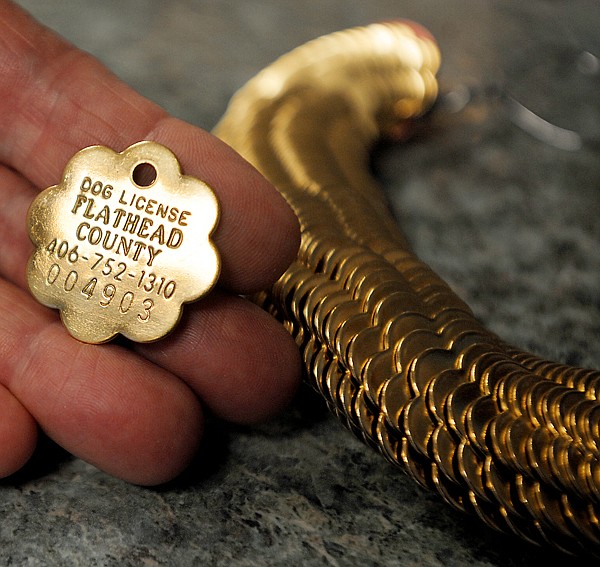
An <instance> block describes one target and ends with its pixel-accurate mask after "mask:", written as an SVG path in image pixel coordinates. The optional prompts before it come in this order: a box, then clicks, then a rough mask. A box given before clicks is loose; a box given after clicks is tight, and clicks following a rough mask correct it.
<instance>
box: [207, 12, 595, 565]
mask: <svg viewBox="0 0 600 567" xmlns="http://www.w3.org/2000/svg"><path fill="white" fill-rule="evenodd" d="M439 63H440V57H439V52H438V49H437V46H436V44H435V42H434V41H433V39H432V38H431V37H430V36H429V35H428V34H427V33H426V32H425V31H424V30H422V29H421V28H419V27H418V26H413V25H409V24H407V23H403V22H396V23H386V24H375V25H371V26H368V27H365V28H357V29H352V30H347V31H343V32H338V33H335V34H332V35H330V36H326V37H323V38H320V39H317V40H315V41H312V42H310V43H308V44H306V45H304V46H302V47H299V48H297V49H296V50H294V51H292V52H291V53H289V54H287V55H285V56H283V57H282V58H280V59H279V60H278V61H276V62H275V63H274V64H272V65H271V66H270V67H268V68H266V69H265V70H263V71H262V72H261V73H260V74H259V75H257V76H256V77H255V78H254V79H253V80H251V81H250V82H249V83H248V84H247V85H246V86H245V87H244V88H243V89H242V90H241V91H240V92H239V93H238V94H237V95H236V96H235V97H234V98H233V100H232V102H231V105H230V108H229V110H228V111H227V113H226V115H225V116H224V118H223V119H222V121H221V122H220V124H219V125H218V126H217V128H216V134H217V135H218V136H220V137H221V138H223V139H224V140H225V141H227V142H228V143H229V144H231V145H232V146H233V147H234V148H235V149H236V150H238V151H239V152H240V153H241V154H242V155H244V156H245V157H246V158H247V159H248V160H249V161H250V162H252V163H253V164H254V165H255V166H256V167H257V168H258V169H259V170H260V171H261V172H262V173H263V174H264V175H265V176H266V177H267V178H269V179H270V180H271V181H272V182H273V183H274V184H275V185H276V186H277V187H278V189H279V190H280V191H281V192H282V194H283V195H285V197H286V198H287V199H288V201H289V203H290V204H291V205H292V207H293V208H294V210H295V212H296V213H297V215H298V217H299V219H300V223H301V227H302V245H301V250H300V253H299V256H298V258H297V261H296V262H295V263H294V264H293V265H292V266H291V267H290V269H289V270H288V271H287V272H286V273H285V275H284V276H283V277H282V278H281V279H280V280H279V281H278V282H277V283H276V284H275V286H274V287H273V288H272V289H271V290H269V291H268V292H265V293H263V294H261V296H260V297H259V298H258V301H259V302H261V304H262V305H263V306H264V307H265V308H266V309H268V310H269V311H270V312H272V313H273V314H274V315H275V316H276V317H277V318H279V319H280V320H281V321H282V322H283V323H284V325H285V326H286V327H287V328H288V329H289V331H290V332H291V333H292V335H293V336H294V337H295V339H296V342H297V344H298V346H299V347H300V348H301V349H302V353H303V357H304V361H305V364H306V372H307V376H308V378H309V380H310V381H311V383H312V384H313V385H314V386H315V388H316V389H317V390H318V391H319V392H320V393H321V394H322V395H323V397H324V398H325V399H326V400H327V403H328V404H329V406H330V408H331V410H332V411H333V412H334V413H335V414H336V415H337V416H338V417H339V418H340V419H341V420H342V421H343V422H344V423H345V424H346V425H347V426H348V427H349V428H350V429H351V430H352V431H353V432H354V433H355V434H356V435H358V436H359V437H360V438H362V439H363V440H364V441H365V442H366V443H367V444H368V445H370V446H372V447H375V448H377V449H378V450H379V451H381V452H382V453H383V454H384V455H385V456H386V457H387V458H388V459H390V460H391V461H392V462H394V463H396V464H398V465H400V466H401V467H402V468H403V469H404V470H405V471H407V472H408V473H409V474H410V475H411V476H412V477H413V478H414V479H415V480H417V481H418V482H419V483H420V484H421V485H423V486H426V487H429V488H433V489H434V490H437V491H438V492H439V493H440V494H441V495H442V496H443V497H444V498H445V499H446V500H447V501H448V502H449V503H451V504H452V505H454V506H455V507H457V508H458V509H460V510H466V511H470V512H473V513H475V514H477V515H478V516H479V517H480V518H481V519H482V520H483V521H484V522H486V523H487V524H489V525H490V526H492V527H494V528H497V529H500V530H504V531H508V532H514V533H516V534H518V535H520V536H522V537H524V538H526V539H527V540H530V541H533V542H536V543H542V544H544V543H550V544H552V545H555V546H558V547H559V548H561V549H563V550H566V551H569V552H573V553H582V554H583V553H592V554H598V553H600V526H599V518H600V514H599V513H598V510H599V506H600V460H599V457H600V455H599V453H598V440H599V439H600V404H599V403H598V388H599V387H600V386H599V385H600V373H599V372H596V371H589V370H583V369H576V368H571V367H568V366H564V365H560V364H555V363H551V362H546V361H543V360H541V359H539V358H537V357H535V356H533V355H530V354H527V353H523V352H520V351H518V350H516V349H513V348H511V347H509V346H507V345H506V344H504V343H503V342H502V341H501V340H500V339H499V338H498V337H497V336H495V335H494V334H492V333H490V332H489V331H487V330H486V329H484V328H483V327H482V326H481V324H480V323H479V322H478V321H477V320H476V319H475V317H474V316H473V314H472V312H471V311H470V309H469V308H468V306H467V305H465V304H464V302H463V301H461V300H460V299H459V298H458V297H457V296H456V295H455V294H454V293H453V292H452V291H451V290H450V288H449V287H448V286H447V285H446V284H445V283H444V282H443V281H442V280H441V279H440V278H439V277H438V276H437V275H436V274H435V273H433V272H432V271H431V269H429V268H428V267H427V266H426V265H425V264H423V263H422V262H421V261H420V260H419V259H418V258H417V257H415V256H414V254H413V253H412V252H411V250H410V248H409V246H408V245H407V243H406V241H405V239H404V237H403V236H402V234H401V233H400V231H399V229H398V227H397V225H396V222H395V221H394V219H393V218H392V216H391V215H390V213H389V211H388V205H387V202H386V199H385V196H384V195H383V193H382V192H381V191H380V189H379V188H378V187H377V186H376V185H375V183H374V181H373V180H372V179H371V177H370V175H369V173H368V167H367V164H368V151H369V149H370V147H371V146H372V143H373V141H374V140H375V139H377V138H379V137H380V136H382V135H383V136H385V135H396V134H398V133H399V132H400V131H401V129H402V124H404V123H405V122H406V121H407V120H409V119H412V118H415V117H418V116H419V115H421V114H422V113H423V112H425V111H426V110H427V109H428V108H429V107H430V106H431V104H432V102H433V101H434V99H435V97H436V94H437V82H436V79H435V73H436V71H437V69H438V66H439Z"/></svg>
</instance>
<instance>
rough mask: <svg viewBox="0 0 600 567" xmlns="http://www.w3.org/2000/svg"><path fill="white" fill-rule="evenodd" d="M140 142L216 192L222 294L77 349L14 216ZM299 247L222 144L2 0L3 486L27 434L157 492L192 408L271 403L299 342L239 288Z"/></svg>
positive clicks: (182, 462) (194, 439)
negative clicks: (120, 337) (36, 274)
mask: <svg viewBox="0 0 600 567" xmlns="http://www.w3.org/2000/svg"><path fill="white" fill-rule="evenodd" d="M139 140H154V141H157V142H160V143H162V144H164V145H166V146H167V147H169V148H170V149H171V150H172V151H173V152H174V153H175V154H176V155H177V157H178V158H179V161H180V162H181V164H182V168H183V171H184V173H185V174H186V175H193V176H195V177H198V178H200V179H202V180H203V181H205V182H207V183H208V184H209V185H210V186H211V187H213V189H214V190H215V192H216V193H217V196H218V198H219V200H220V203H221V220H220V223H219V228H218V230H217V232H216V233H215V235H214V241H215V243H216V245H217V247H218V249H219V251H220V254H221V258H222V272H221V278H220V280H219V286H218V288H217V289H216V290H214V291H213V292H212V293H211V294H210V295H209V296H207V297H205V298H204V299H202V300H201V301H200V302H198V303H196V304H192V305H188V306H186V308H185V310H184V317H183V319H182V321H181V322H180V324H179V326H178V327H177V329H176V330H175V331H174V332H173V333H172V334H171V335H170V336H169V337H167V338H166V339H163V340H161V341H160V342H158V343H154V344H136V345H131V346H124V345H123V344H115V343H113V344H106V345H88V344H84V343H80V342H78V341H76V340H75V339H73V338H72V337H71V336H70V335H69V334H68V333H67V331H66V330H65V329H64V328H63V326H62V324H61V322H60V319H59V316H58V312H57V311H55V310H51V309H48V308H46V307H43V306H41V305H39V304H38V303H37V302H36V301H35V300H34V299H33V297H32V296H31V294H30V293H29V291H28V290H27V285H26V279H25V270H26V263H27V260H28V258H29V255H30V253H31V250H32V245H31V243H30V242H29V239H28V237H27V231H26V213H27V209H28V207H29V205H30V203H31V201H32V200H33V198H34V197H35V195H36V194H37V193H38V191H39V190H40V189H43V188H45V187H47V186H49V185H53V184H55V183H58V182H59V181H60V178H61V177H62V171H63V168H64V166H65V164H66V162H67V161H68V159H69V158H70V157H71V156H72V155H73V154H74V153H75V152H76V151H78V150H79V149H81V148H83V147H86V146H89V145H93V144H102V145H105V146H108V147H110V148H112V149H114V150H117V151H121V150H123V149H124V148H126V147H127V146H129V145H130V144H132V143H134V142H136V141H139ZM298 244H299V230H298V225H297V221H296V219H295V217H294V216H293V213H292V212H291V210H290V209H289V207H288V206H287V205H286V204H285V202H284V201H283V199H282V198H281V197H280V195H279V194H278V193H277V192H276V190H275V189H274V188H273V187H272V186H271V185H270V184H269V183H268V182H267V181H265V180H264V179H263V178H262V177H261V176H260V175H259V174H258V173H257V172H256V171H255V170H254V169H253V168H252V167H251V166H250V165H248V164H247V163H246V162H245V161H243V160H242V159H241V158H240V157H239V156H238V155H237V154H235V153H234V152H233V151H232V150H231V149H230V148H228V147H227V146H226V145H225V144H223V143H221V142H220V141H219V140H217V139H215V138H214V137H212V136H211V135H210V134H208V133H206V132H204V131H202V130H200V129H198V128H195V127H192V126H190V125H188V124H185V123H183V122H181V121H179V120H177V119H175V118H172V117H169V116H168V115H167V114H166V113H165V111H163V110H162V109H160V108H159V107H157V106H156V105H155V104H153V103H151V102H150V101H148V100H145V99H144V98H143V97H141V96H140V95H139V94H137V93H135V92H134V91H133V90H131V89H130V88H129V87H127V86H126V85H124V84H123V83H121V82H120V81H119V80H118V79H117V78H116V77H115V76H114V75H112V74H111V73H110V72H108V71H107V70H106V69H105V68H103V67H102V65H101V64H100V63H99V62H97V61H96V60H94V59H93V58H91V57H90V56H88V55H87V54H85V53H83V52H81V51H78V50H76V49H75V48H74V47H72V46H71V45H69V44H68V43H66V42H65V41H64V40H62V39H60V38H59V37H57V36H56V35H55V34H54V33H53V32H51V31H49V30H47V29H45V28H43V27H42V26H40V24H38V23H36V22H35V21H34V20H33V19H32V18H31V17H30V16H29V15H27V14H26V13H25V12H23V11H22V10H21V9H20V8H18V7H17V6H15V5H13V4H12V3H10V2H8V1H6V0H0V305H2V309H1V310H0V477H5V476H8V475H10V474H12V473H13V472H15V471H16V470H18V469H19V468H20V467H21V466H22V465H23V464H24V463H25V462H26V461H27V460H28V459H29V457H30V456H31V454H32V452H33V450H34V448H35V444H36V438H37V432H38V426H39V428H41V429H42V430H43V431H44V432H45V433H46V434H47V435H49V436H50V437H51V438H52V439H54V440H55V441H56V442H57V443H59V444H60V445H61V446H63V447H64V448H65V449H66V450H68V451H69V452H71V453H72V454H74V455H76V456H78V457H80V458H82V459H84V460H86V461H88V462H90V463H92V464H94V465H95V466H97V467H98V468H100V469H102V470H104V471H106V472H108V473H110V474H112V475H114V476H117V477H120V478H122V479H124V480H127V481H129V482H134V483H139V484H148V485H152V484H158V483H161V482H165V481H167V480H169V479H171V478H173V477H174V476H176V475H177V474H178V473H179V472H180V471H181V470H182V469H183V468H184V467H185V466H186V464H187V463H188V462H189V460H190V459H191V458H192V456H193V455H194V454H195V452H196V450H197V448H198V444H199V441H200V438H201V435H202V430H203V410H202V407H203V406H205V407H207V408H209V410H210V411H212V412H213V413H214V414H215V415H217V416H219V417H221V418H223V419H226V420H231V421H234V422H238V423H250V422H254V421H258V420H261V419H264V418H266V417H268V416H270V415H272V414H273V413H274V412H276V411H278V410H280V409H281V408H283V407H284V406H285V404H286V403H287V402H288V401H289V400H290V398H291V396H292V395H293V392H294V391H295V388H296V385H297V383H298V381H299V374H300V362H299V355H298V352H297V349H296V347H295V345H294V343H293V341H292V339H291V338H290V337H289V335H288V334H287V333H286V332H285V331H284V330H283V328H282V327H281V326H280V325H279V324H278V323H277V322H276V321H275V320H273V319H272V318H271V317H270V316H269V315H267V314H266V313H264V312H263V311H261V310H260V309H259V308H258V307H256V306H255V305H253V304H252V303H250V302H249V301H247V300H246V299H243V298H242V297H240V294H249V293H252V292H254V291H258V290H260V289H263V288H265V287H268V286H269V285H270V284H271V283H272V282H273V281H275V280H276V279H277V277H278V276H279V275H280V274H281V273H282V272H283V271H284V270H285V269H286V267H287V266H288V264H289V263H290V262H291V261H292V260H293V259H294V257H295V254H296V252H297V248H298Z"/></svg>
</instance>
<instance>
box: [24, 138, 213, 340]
mask: <svg viewBox="0 0 600 567" xmlns="http://www.w3.org/2000/svg"><path fill="white" fill-rule="evenodd" d="M218 217H219V203H218V201H217V198H216V196H215V194H214V193H213V191H212V190H211V188H210V187H209V186H208V185H207V184H206V183H204V182H202V181H200V180H199V179H195V178H193V177H189V176H186V175H183V174H182V173H181V169H180V166H179V162H178V161H177V158H176V157H175V155H174V154H173V153H172V152H171V151H170V150H169V149H167V148H165V147H164V146H162V145H160V144H157V143H156V142H148V141H145V142H139V143H137V144H134V145H132V146H130V147H129V148H127V149H126V150H124V151H123V152H121V153H117V152H114V151H113V150H111V149H109V148H106V147H103V146H91V147H89V148H85V149H83V150H81V151H79V152H78V153H76V154H75V155H74V156H73V157H72V158H71V160H70V161H69V163H68V164H67V166H66V168H65V171H64V174H63V178H62V181H61V183H60V184H58V185H54V186H52V187H49V188H48V189H46V190H45V191H43V192H42V193H41V194H40V195H39V196H38V197H37V198H36V199H35V201H34V202H33V204H32V205H31V208H30V209H29V215H28V226H29V235H30V237H31V240H32V242H33V244H34V245H35V251H34V252H33V254H32V256H31V258H30V260H29V265H28V274H27V275H28V282H29V287H30V288H31V291H32V293H33V295H34V296H35V297H36V298H37V299H38V301H40V302H41V303H43V304H44V305H47V306H48V307H53V308H57V309H60V313H61V317H62V320H63V322H64V324H65V326H66V328H67V329H68V330H69V332H70V333H71V334H72V335H73V336H74V337H75V338H76V339H79V340H81V341H84V342H88V343H103V342H105V341H108V340H110V339H111V338H113V337H114V336H115V335H117V334H119V333H120V334H122V335H124V336H125V337H127V338H129V339H131V340H134V341H138V342H148V341H155V340H157V339H160V338H161V337H163V336H164V335H166V334H167V333H168V332H169V331H171V330H172V329H173V327H174V326H175V325H176V324H177V322H178V320H179V318H180V316H181V311H182V305H183V304H184V303H188V302H190V301H195V300H197V299H199V298H200V297H202V296H203V295H205V294H206V293H208V292H209V291H210V290H211V289H212V287H213V286H214V285H215V283H216V281H217V279H218V277H219V272H220V258H219V254H218V252H217V249H216V248H215V246H214V245H213V243H212V241H211V239H210V236H211V234H212V232H213V231H214V229H215V227H216V225H217V222H218Z"/></svg>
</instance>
